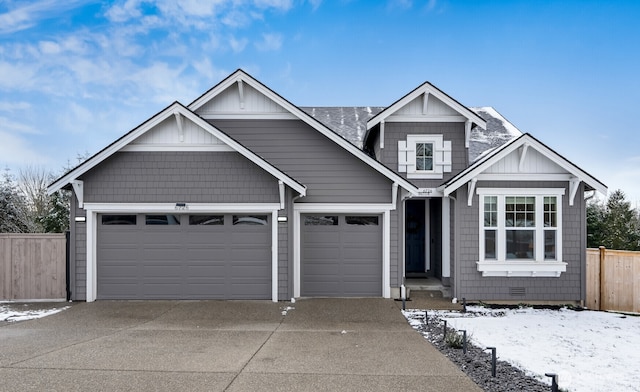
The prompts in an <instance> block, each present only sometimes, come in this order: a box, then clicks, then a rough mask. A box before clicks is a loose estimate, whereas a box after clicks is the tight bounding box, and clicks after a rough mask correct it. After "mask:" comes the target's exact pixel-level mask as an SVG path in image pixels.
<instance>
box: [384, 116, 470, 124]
mask: <svg viewBox="0 0 640 392" xmlns="http://www.w3.org/2000/svg"><path fill="white" fill-rule="evenodd" d="M466 121H467V118H466V117H464V116H434V117H421V116H405V115H395V114H392V115H390V116H388V117H387V118H385V119H384V122H390V123H391V122H416V123H419V122H454V123H457V122H466Z"/></svg>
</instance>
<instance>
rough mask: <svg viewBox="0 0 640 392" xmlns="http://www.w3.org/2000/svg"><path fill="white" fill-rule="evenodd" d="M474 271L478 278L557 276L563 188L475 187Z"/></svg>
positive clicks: (560, 263) (560, 268)
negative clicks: (476, 258)
mask: <svg viewBox="0 0 640 392" xmlns="http://www.w3.org/2000/svg"><path fill="white" fill-rule="evenodd" d="M477 193H478V195H479V196H480V203H479V204H480V208H479V210H480V233H479V235H480V238H479V245H480V246H479V248H480V252H479V261H478V271H480V272H482V273H483V276H559V275H560V273H561V272H564V271H566V263H564V262H563V261H562V227H561V221H562V219H561V217H562V211H561V206H562V196H563V195H564V188H557V189H556V188H549V189H523V188H514V189H504V188H502V189H493V188H479V189H477Z"/></svg>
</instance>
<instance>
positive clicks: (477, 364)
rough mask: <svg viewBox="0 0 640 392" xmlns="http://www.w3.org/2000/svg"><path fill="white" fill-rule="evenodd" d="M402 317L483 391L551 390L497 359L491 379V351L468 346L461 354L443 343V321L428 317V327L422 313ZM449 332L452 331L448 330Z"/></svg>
mask: <svg viewBox="0 0 640 392" xmlns="http://www.w3.org/2000/svg"><path fill="white" fill-rule="evenodd" d="M405 316H406V317H407V318H409V319H412V320H414V323H412V325H413V327H414V328H415V329H416V330H418V331H419V332H420V333H421V334H422V335H423V336H424V337H425V338H426V339H427V340H428V341H429V342H431V344H433V345H434V346H435V347H436V348H437V349H438V350H440V352H442V353H443V354H444V355H446V356H447V357H448V358H449V359H450V360H451V361H452V362H453V363H455V364H456V365H458V367H460V369H461V370H462V371H463V372H465V373H466V374H467V376H469V378H471V379H472V380H473V381H474V382H475V383H476V384H478V386H480V388H482V389H483V390H485V391H491V392H511V391H514V392H515V391H521V392H538V391H540V392H542V391H544V392H548V391H550V390H551V386H550V385H546V384H543V383H542V382H540V381H539V380H537V379H535V378H533V377H529V376H527V375H526V374H525V373H524V372H523V371H522V370H520V369H518V368H516V367H514V366H512V365H511V364H509V363H507V362H504V361H500V360H498V361H497V363H496V377H492V376H491V350H487V351H483V348H484V347H482V348H480V347H476V346H474V345H473V344H470V343H468V344H467V353H466V354H464V353H463V350H462V348H459V349H457V348H453V347H450V346H449V345H448V344H447V343H446V342H445V340H444V338H443V330H444V328H443V322H442V321H441V320H440V318H439V317H437V316H436V315H431V314H429V317H428V323H427V324H425V323H424V312H413V313H411V312H408V313H405ZM415 321H419V323H418V322H415ZM448 331H449V333H452V332H454V330H453V329H451V328H449V329H448ZM460 334H461V333H460Z"/></svg>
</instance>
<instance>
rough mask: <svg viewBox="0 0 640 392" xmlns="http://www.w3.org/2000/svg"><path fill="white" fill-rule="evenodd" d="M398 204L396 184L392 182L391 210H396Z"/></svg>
mask: <svg viewBox="0 0 640 392" xmlns="http://www.w3.org/2000/svg"><path fill="white" fill-rule="evenodd" d="M397 204H398V183H397V182H394V183H393V185H391V210H392V211H393V210H395V209H396V205H397Z"/></svg>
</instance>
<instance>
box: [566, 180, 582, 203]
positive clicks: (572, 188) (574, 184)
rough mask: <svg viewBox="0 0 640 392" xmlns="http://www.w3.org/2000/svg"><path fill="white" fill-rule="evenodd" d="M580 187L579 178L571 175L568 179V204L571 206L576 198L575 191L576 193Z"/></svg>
mask: <svg viewBox="0 0 640 392" xmlns="http://www.w3.org/2000/svg"><path fill="white" fill-rule="evenodd" d="M579 187H580V179H579V178H576V177H572V178H571V179H570V180H569V205H570V206H573V201H574V200H575V198H576V193H578V188H579Z"/></svg>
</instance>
